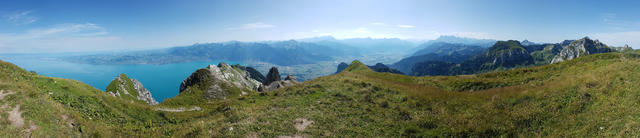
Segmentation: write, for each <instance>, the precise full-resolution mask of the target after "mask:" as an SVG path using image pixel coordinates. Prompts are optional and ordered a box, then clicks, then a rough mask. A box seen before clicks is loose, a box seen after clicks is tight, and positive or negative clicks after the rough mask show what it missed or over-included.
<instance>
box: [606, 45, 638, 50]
mask: <svg viewBox="0 0 640 138" xmlns="http://www.w3.org/2000/svg"><path fill="white" fill-rule="evenodd" d="M611 49H613V50H615V51H618V52H626V51H632V50H633V48H631V47H630V46H629V45H624V46H622V47H611Z"/></svg>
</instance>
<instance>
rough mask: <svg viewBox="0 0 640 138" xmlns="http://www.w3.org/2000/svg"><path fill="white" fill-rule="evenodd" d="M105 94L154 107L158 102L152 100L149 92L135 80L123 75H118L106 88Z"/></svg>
mask: <svg viewBox="0 0 640 138" xmlns="http://www.w3.org/2000/svg"><path fill="white" fill-rule="evenodd" d="M106 91H107V94H109V95H112V96H116V97H122V98H124V99H128V100H131V101H134V100H136V101H141V102H144V103H146V104H149V105H156V104H158V102H157V101H156V100H155V99H153V97H152V96H151V92H149V90H147V89H146V88H144V86H142V83H140V81H138V80H136V79H130V78H129V77H127V75H125V74H120V75H119V76H118V77H116V79H114V80H113V81H111V83H110V84H109V85H108V86H107V89H106Z"/></svg>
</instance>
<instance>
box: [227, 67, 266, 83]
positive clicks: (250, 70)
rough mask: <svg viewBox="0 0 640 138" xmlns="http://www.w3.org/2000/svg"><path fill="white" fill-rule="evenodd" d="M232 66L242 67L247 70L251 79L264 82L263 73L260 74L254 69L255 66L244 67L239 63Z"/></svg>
mask: <svg viewBox="0 0 640 138" xmlns="http://www.w3.org/2000/svg"><path fill="white" fill-rule="evenodd" d="M232 67H234V68H239V69H242V70H244V71H247V73H249V76H251V78H252V79H254V80H257V81H259V82H260V83H262V82H264V80H265V77H264V75H262V73H260V72H259V71H258V70H256V69H255V68H252V67H245V66H241V65H239V64H235V65H233V66H232Z"/></svg>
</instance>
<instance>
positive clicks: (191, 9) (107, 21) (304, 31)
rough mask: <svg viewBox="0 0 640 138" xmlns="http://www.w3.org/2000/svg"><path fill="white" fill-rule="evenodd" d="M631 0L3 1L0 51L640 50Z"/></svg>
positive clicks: (639, 22) (638, 16) (637, 12)
mask: <svg viewBox="0 0 640 138" xmlns="http://www.w3.org/2000/svg"><path fill="white" fill-rule="evenodd" d="M637 6H640V2H638V1H615V0H609V1H589V0H575V1H559V0H483V1H480V0H464V1H463V0H415V1H406V0H387V1H379V0H349V1H347V0H317V1H316V0H269V1H267V0H260V1H249V0H228V1H227V0H225V1H214V0H203V1H198V0H188V1H179V0H121V1H120V0H109V1H98V0H92V1H86V0H77V1H74V0H50V1H31V0H3V1H0V53H16V52H20V53H22V52H78V51H103V50H138V49H153V48H166V47H171V46H183V45H190V44H194V43H206V42H220V41H229V40H239V41H261V40H288V39H298V38H306V37H314V36H326V35H331V36H334V37H336V38H357V37H373V38H401V39H435V38H437V37H438V36H440V35H457V36H463V37H472V38H490V39H499V40H507V39H516V40H523V39H529V40H531V41H534V42H560V41H561V40H564V39H576V38H580V37H584V36H590V37H592V38H595V39H600V40H601V41H604V42H605V43H607V44H610V45H616V46H620V45H624V44H629V45H630V46H633V47H634V48H640V9H639V8H637Z"/></svg>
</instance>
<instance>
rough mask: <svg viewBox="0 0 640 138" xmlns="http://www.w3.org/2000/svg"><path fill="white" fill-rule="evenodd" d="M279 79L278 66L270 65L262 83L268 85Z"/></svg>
mask: <svg viewBox="0 0 640 138" xmlns="http://www.w3.org/2000/svg"><path fill="white" fill-rule="evenodd" d="M279 80H281V79H280V72H278V68H276V67H271V69H269V73H267V78H266V79H265V80H264V82H263V83H262V84H264V85H269V84H271V83H273V82H274V81H279Z"/></svg>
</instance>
